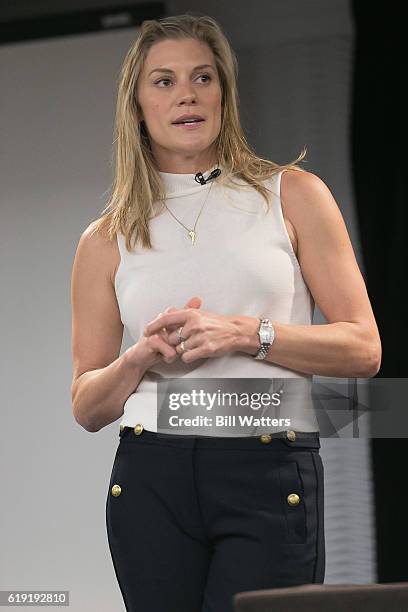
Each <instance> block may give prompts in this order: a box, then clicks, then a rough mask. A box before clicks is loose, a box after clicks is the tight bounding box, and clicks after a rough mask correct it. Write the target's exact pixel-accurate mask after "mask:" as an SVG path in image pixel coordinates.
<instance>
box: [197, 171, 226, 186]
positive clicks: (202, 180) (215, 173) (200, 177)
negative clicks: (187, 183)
mask: <svg viewBox="0 0 408 612" xmlns="http://www.w3.org/2000/svg"><path fill="white" fill-rule="evenodd" d="M220 174H221V170H220V169H219V168H215V169H214V170H213V171H212V172H211V174H210V175H209V176H208V177H207V178H206V179H205V178H204V177H203V173H202V172H197V174H196V175H195V177H194V180H195V181H196V182H197V183H200V184H201V185H206V184H207V183H208V182H209V181H212V180H213V179H215V178H217V176H219V175H220Z"/></svg>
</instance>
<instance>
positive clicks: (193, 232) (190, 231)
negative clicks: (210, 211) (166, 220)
mask: <svg viewBox="0 0 408 612" xmlns="http://www.w3.org/2000/svg"><path fill="white" fill-rule="evenodd" d="M214 172H215V171H214ZM219 174H220V172H218V174H216V176H218V175H219ZM207 180H208V179H207ZM197 182H198V181H197ZM202 184H203V183H202ZM212 186H213V182H212V181H211V185H210V188H209V190H208V191H207V194H206V196H205V199H204V202H203V204H202V206H201V209H200V212H199V213H198V216H197V219H196V220H195V223H194V227H193V229H190V228H188V227H187V226H186V225H184V223H182V222H181V221H180V220H179V219H177V217H176V216H175V215H174V214H173V213H172V212H171V210H170V209H169V207H168V206H167V204H166V202H164V201H163V204H164V205H165V207H166V208H167V210H168V211H169V213H170V214H171V216H172V217H173V218H174V219H175V220H176V221H177V223H180V225H182V226H183V227H184V228H185V229H186V230H187V232H188V235H189V236H190V238H191V244H194V242H195V239H196V237H197V232H196V227H197V221H198V219H199V218H200V215H201V213H202V210H203V208H204V205H205V203H206V201H207V198H208V196H209V193H210V191H211V189H212Z"/></svg>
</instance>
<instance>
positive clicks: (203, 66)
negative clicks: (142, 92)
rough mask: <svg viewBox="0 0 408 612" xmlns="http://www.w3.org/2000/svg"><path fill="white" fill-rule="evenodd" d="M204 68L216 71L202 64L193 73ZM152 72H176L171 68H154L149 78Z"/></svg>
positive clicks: (209, 65) (208, 65) (210, 66)
mask: <svg viewBox="0 0 408 612" xmlns="http://www.w3.org/2000/svg"><path fill="white" fill-rule="evenodd" d="M202 68H212V69H213V70H215V68H214V66H212V65H211V64H200V65H199V66H196V67H195V68H193V69H192V71H191V72H194V71H195V70H201V69H202ZM152 72H166V73H170V74H174V70H171V68H153V70H151V71H150V72H149V74H148V75H147V76H150V75H151V74H152Z"/></svg>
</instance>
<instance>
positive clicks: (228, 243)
mask: <svg viewBox="0 0 408 612" xmlns="http://www.w3.org/2000/svg"><path fill="white" fill-rule="evenodd" d="M236 75H237V63H236V57H235V55H234V53H233V51H232V49H231V48H230V46H229V43H228V41H227V39H226V37H225V35H224V34H223V32H222V31H221V29H220V27H219V25H218V24H217V23H216V21H214V20H213V19H212V18H210V17H193V16H191V15H181V16H176V17H169V18H166V19H162V20H160V21H147V22H144V23H143V25H142V27H141V31H140V33H139V35H138V38H137V40H136V41H135V43H134V44H133V46H132V47H131V49H130V50H129V52H128V54H127V56H126V58H125V61H124V64H123V68H122V72H121V78H120V82H119V90H118V103H117V115H116V126H115V129H116V139H115V143H116V176H115V182H114V188H113V191H112V196H111V198H110V202H109V205H108V207H107V209H106V210H105V211H104V214H103V215H102V216H101V218H99V219H97V220H96V221H95V222H93V223H91V224H90V226H89V227H88V228H87V229H86V230H85V232H84V233H83V235H82V236H81V238H80V241H79V244H78V249H77V253H76V256H75V261H74V266H73V276H72V304H73V360H74V377H73V384H72V402H73V413H74V416H75V418H76V420H77V421H78V423H80V424H81V425H82V426H83V427H84V428H85V429H86V430H87V431H92V432H96V431H99V430H100V429H101V428H103V427H104V426H105V425H108V424H109V423H112V422H114V421H116V420H117V419H118V418H119V417H122V419H121V423H120V432H119V435H120V441H119V446H118V449H117V452H116V456H115V460H114V465H113V469H112V474H111V479H110V482H109V490H108V494H107V500H106V520H107V531H108V541H109V546H110V551H111V554H112V560H113V564H114V568H115V572H116V576H117V579H118V582H119V586H120V588H121V592H122V595H123V599H124V602H125V605H126V609H127V610H132V611H133V610H149V612H159V611H160V612H164V611H166V612H173V611H174V612H199V611H200V612H232V610H233V596H234V594H235V593H237V592H240V591H248V590H255V589H263V588H272V587H284V586H291V585H297V584H305V583H313V582H316V583H322V582H323V580H324V570H325V543H324V514H323V490H324V479H323V465H322V462H321V458H320V455H319V448H320V439H319V428H318V423H317V420H316V417H315V415H314V413H313V411H312V410H310V409H309V408H310V407H309V405H308V401H307V397H308V395H307V392H308V390H310V388H309V385H310V382H311V377H312V375H313V374H316V375H323V376H340V377H370V376H373V375H375V373H376V372H377V371H378V369H379V364H380V359H381V343H380V338H379V334H378V330H377V326H376V323H375V319H374V316H373V312H372V309H371V306H370V302H369V299H368V296H367V292H366V288H365V285H364V281H363V279H362V276H361V274H360V271H359V268H358V265H357V263H356V260H355V257H354V253H353V249H352V246H351V243H350V240H349V237H348V234H347V230H346V227H345V224H344V221H343V218H342V215H341V213H340V211H339V208H338V206H337V204H336V202H335V200H334V198H333V196H332V195H331V192H330V190H329V189H328V187H327V186H326V185H325V184H324V182H323V181H322V180H321V179H320V178H318V177H317V176H316V175H314V174H312V173H309V172H305V171H304V170H302V169H301V168H300V167H299V166H297V164H296V162H299V161H301V159H303V157H304V153H303V154H302V155H301V156H300V157H299V158H298V159H297V160H295V162H293V163H291V164H287V165H285V166H280V165H278V164H276V163H273V162H271V161H268V160H264V159H261V158H259V157H258V156H257V155H256V154H255V153H254V152H253V151H252V150H251V149H250V147H249V146H248V144H247V142H246V140H245V138H244V136H243V132H242V129H241V126H240V122H239V113H238V97H237V87H236ZM183 122H184V123H183ZM265 202H266V210H265V207H264V203H265ZM131 239H132V240H133V244H132V242H131ZM315 302H317V303H318V305H319V307H320V310H321V311H322V313H323V314H324V316H325V317H326V318H327V321H328V324H327V325H319V326H313V325H312V317H313V307H314V303H315ZM124 325H126V326H127V327H128V329H129V331H130V333H131V335H132V337H133V339H134V341H135V344H134V345H132V346H131V347H130V348H129V349H128V350H126V351H125V352H124V353H123V354H122V355H120V356H119V353H120V348H121V342H122V335H123V326H124ZM168 378H174V379H177V380H178V381H180V380H181V381H182V382H188V380H189V379H190V378H206V379H210V380H214V379H218V380H217V382H219V379H226V378H229V379H231V378H232V379H239V381H241V382H242V381H244V387H245V384H246V383H245V380H247V381H249V379H250V378H251V379H255V382H256V379H262V378H263V379H272V380H273V381H274V382H275V381H276V380H277V379H279V380H283V379H285V378H286V379H291V380H293V379H296V382H298V383H300V384H301V390H302V393H301V394H300V400H299V399H298V400H297V401H296V400H295V399H293V401H292V402H291V404H290V406H287V411H286V413H285V411H284V410H283V411H281V413H280V414H281V416H282V414H283V415H284V416H289V417H290V419H289V420H285V419H283V420H281V421H278V426H276V427H273V426H269V425H268V426H266V427H263V428H261V429H258V430H257V431H256V428H253V427H252V426H249V427H245V426H242V427H235V428H229V427H228V425H225V424H224V426H223V427H221V428H217V427H215V426H214V425H212V426H210V427H208V428H205V427H204V428H201V429H199V434H198V435H184V434H185V433H186V432H188V431H190V432H191V430H188V427H186V428H185V429H184V430H183V429H182V428H181V429H177V430H174V431H171V427H170V425H169V422H167V423H163V422H162V423H159V420H158V411H157V401H158V384H159V383H160V382H161V381H166V379H168ZM239 381H238V384H239ZM251 384H253V383H251ZM248 388H249V387H248ZM258 390H259V389H258ZM227 412H228V411H227ZM160 414H161V413H160ZM229 414H231V411H230V412H229ZM288 422H289V423H290V426H288V425H287V423H288ZM255 431H256V433H254V432H255ZM163 432H165V433H163ZM181 432H182V433H181ZM195 432H197V430H195ZM260 432H262V433H261V435H259V434H260Z"/></svg>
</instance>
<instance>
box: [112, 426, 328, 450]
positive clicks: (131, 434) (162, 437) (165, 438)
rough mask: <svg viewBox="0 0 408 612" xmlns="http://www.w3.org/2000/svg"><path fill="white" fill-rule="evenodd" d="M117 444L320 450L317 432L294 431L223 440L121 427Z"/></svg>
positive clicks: (217, 437)
mask: <svg viewBox="0 0 408 612" xmlns="http://www.w3.org/2000/svg"><path fill="white" fill-rule="evenodd" d="M119 437H120V443H122V442H123V443H126V444H128V443H129V444H145V443H146V444H158V445H160V444H161V445H166V446H169V445H170V446H177V447H183V448H193V447H199V448H212V449H216V448H230V449H254V450H255V449H259V448H262V447H265V446H266V447H268V448H274V449H276V450H279V449H280V450H281V449H282V448H291V447H292V448H313V449H319V448H320V433H319V432H318V431H297V430H293V429H288V430H285V431H276V432H273V433H263V434H261V435H259V436H245V437H223V436H199V435H189V436H184V435H181V434H166V433H161V432H156V431H149V430H148V429H145V428H144V427H143V426H142V425H140V424H138V425H136V426H135V427H128V426H121V427H120V431H119Z"/></svg>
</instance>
